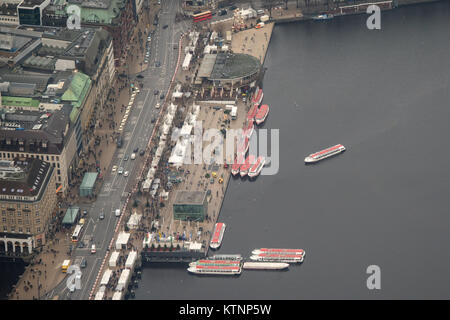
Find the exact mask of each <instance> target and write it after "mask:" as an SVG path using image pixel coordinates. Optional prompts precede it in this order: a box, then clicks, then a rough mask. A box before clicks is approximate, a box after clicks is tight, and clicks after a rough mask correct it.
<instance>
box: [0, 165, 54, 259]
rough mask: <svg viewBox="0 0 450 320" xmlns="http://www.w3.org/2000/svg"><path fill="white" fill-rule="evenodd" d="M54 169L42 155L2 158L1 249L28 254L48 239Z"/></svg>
mask: <svg viewBox="0 0 450 320" xmlns="http://www.w3.org/2000/svg"><path fill="white" fill-rule="evenodd" d="M54 171H55V169H54V168H53V166H51V165H50V163H48V162H45V161H42V160H40V159H33V158H25V157H16V158H15V159H14V160H11V161H5V160H1V161H0V190H1V193H0V210H1V215H0V252H6V253H7V254H8V253H9V254H11V253H15V254H18V253H23V254H28V253H31V252H32V249H34V248H36V247H39V246H42V245H44V244H45V243H46V239H47V237H48V232H49V230H50V228H49V227H50V223H51V221H52V219H53V214H54V212H55V211H54V210H55V207H56V189H55V175H54Z"/></svg>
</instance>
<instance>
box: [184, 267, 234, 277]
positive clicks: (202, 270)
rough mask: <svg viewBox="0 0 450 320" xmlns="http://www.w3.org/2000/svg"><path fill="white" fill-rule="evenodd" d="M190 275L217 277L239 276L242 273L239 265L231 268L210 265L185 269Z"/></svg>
mask: <svg viewBox="0 0 450 320" xmlns="http://www.w3.org/2000/svg"><path fill="white" fill-rule="evenodd" d="M187 270H188V271H189V272H191V273H196V274H219V275H231V276H232V275H239V274H241V272H242V267H241V266H239V265H233V266H211V265H196V266H193V267H189V268H188V269H187Z"/></svg>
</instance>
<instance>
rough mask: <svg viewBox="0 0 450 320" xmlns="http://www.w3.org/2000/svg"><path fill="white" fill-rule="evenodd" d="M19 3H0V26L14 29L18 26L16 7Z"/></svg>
mask: <svg viewBox="0 0 450 320" xmlns="http://www.w3.org/2000/svg"><path fill="white" fill-rule="evenodd" d="M19 3H20V2H16V3H14V2H7V1H6V2H2V4H1V5H0V25H4V26H11V27H15V26H18V25H19V15H18V14H17V6H18V5H19Z"/></svg>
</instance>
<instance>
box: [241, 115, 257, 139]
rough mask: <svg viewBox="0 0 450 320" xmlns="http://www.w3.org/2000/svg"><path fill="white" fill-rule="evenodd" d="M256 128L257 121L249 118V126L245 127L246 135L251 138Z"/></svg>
mask: <svg viewBox="0 0 450 320" xmlns="http://www.w3.org/2000/svg"><path fill="white" fill-rule="evenodd" d="M254 129H255V121H254V120H253V119H252V120H249V121H248V125H247V127H245V129H244V135H245V136H246V137H248V138H250V137H251V136H252V134H253V130H254Z"/></svg>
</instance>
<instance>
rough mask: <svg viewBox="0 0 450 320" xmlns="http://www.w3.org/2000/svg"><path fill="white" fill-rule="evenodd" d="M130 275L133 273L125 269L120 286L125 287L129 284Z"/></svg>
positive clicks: (120, 279)
mask: <svg viewBox="0 0 450 320" xmlns="http://www.w3.org/2000/svg"><path fill="white" fill-rule="evenodd" d="M130 273H131V270H130V269H123V270H122V273H121V274H120V278H119V282H118V284H121V285H123V286H125V285H126V284H127V282H128V279H129V278H130Z"/></svg>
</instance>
